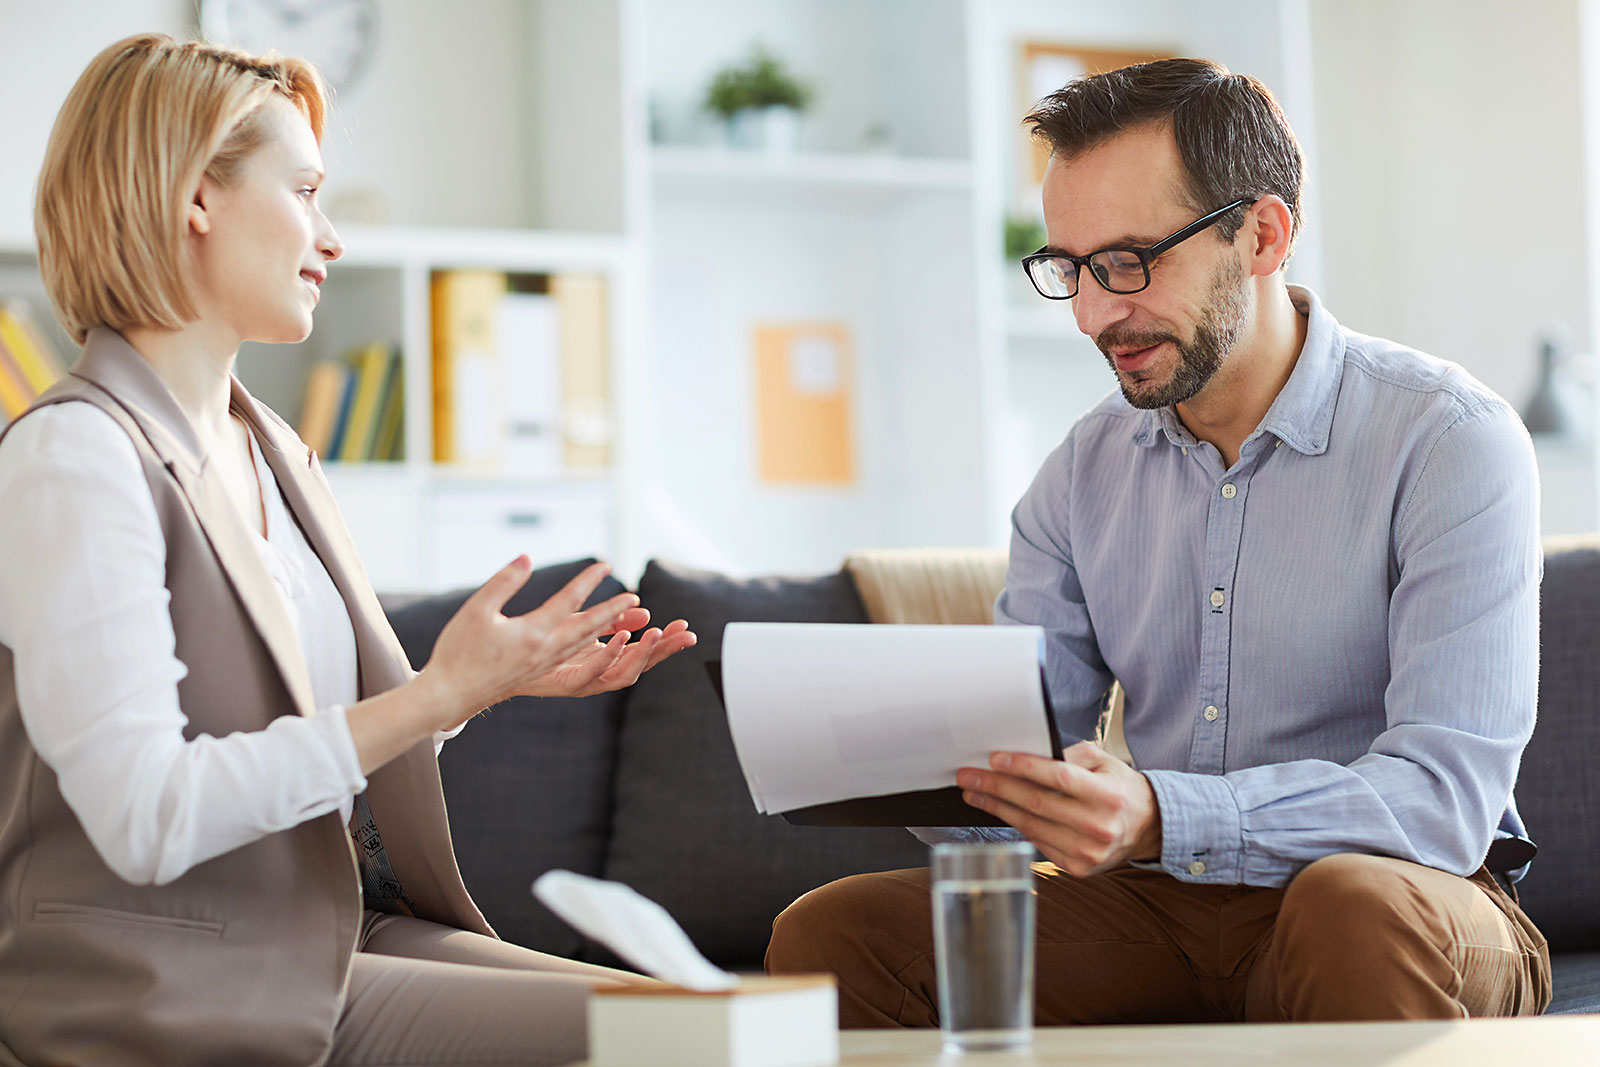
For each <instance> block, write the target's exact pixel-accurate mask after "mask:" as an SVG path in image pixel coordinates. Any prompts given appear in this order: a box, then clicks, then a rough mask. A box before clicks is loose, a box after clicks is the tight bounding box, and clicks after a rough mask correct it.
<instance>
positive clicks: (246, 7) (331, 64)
mask: <svg viewBox="0 0 1600 1067" xmlns="http://www.w3.org/2000/svg"><path fill="white" fill-rule="evenodd" d="M377 21H378V13H377V8H376V5H375V4H374V3H373V0H201V4H200V32H201V33H203V34H204V35H205V36H206V39H207V40H210V41H214V42H216V43H217V44H224V45H234V46H237V47H239V48H243V49H245V50H246V51H250V52H265V51H267V50H268V49H272V50H274V51H276V52H278V53H280V54H282V55H286V56H300V57H302V58H305V59H308V60H310V61H311V62H312V63H314V64H315V65H316V68H317V70H319V71H320V72H321V73H322V77H323V78H324V79H325V80H326V81H327V83H328V84H329V85H330V86H332V87H333V88H335V89H341V88H347V87H348V86H349V85H350V83H351V81H352V80H354V79H355V77H356V76H357V75H358V74H359V73H360V72H361V69H362V68H363V67H364V66H365V65H366V62H367V60H368V59H369V58H370V57H371V54H372V46H373V42H374V40H375V38H376V33H377Z"/></svg>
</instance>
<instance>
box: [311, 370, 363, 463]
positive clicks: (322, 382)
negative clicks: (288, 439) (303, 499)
mask: <svg viewBox="0 0 1600 1067" xmlns="http://www.w3.org/2000/svg"><path fill="white" fill-rule="evenodd" d="M349 377H350V368H349V367H346V366H345V365H344V364H343V363H334V362H331V361H328V362H323V363H318V364H315V365H314V366H312V368H311V371H310V373H309V374H307V375H306V393H305V400H304V402H302V403H301V405H300V428H299V433H300V440H302V441H304V442H305V443H306V447H307V448H309V449H311V451H313V452H315V453H316V454H317V455H319V456H325V457H326V458H328V459H333V458H334V455H333V451H332V449H331V448H330V447H329V446H330V445H332V444H333V426H334V423H335V422H336V421H337V420H338V418H339V405H340V403H341V402H342V401H343V400H344V386H345V380H346V379H347V378H349Z"/></svg>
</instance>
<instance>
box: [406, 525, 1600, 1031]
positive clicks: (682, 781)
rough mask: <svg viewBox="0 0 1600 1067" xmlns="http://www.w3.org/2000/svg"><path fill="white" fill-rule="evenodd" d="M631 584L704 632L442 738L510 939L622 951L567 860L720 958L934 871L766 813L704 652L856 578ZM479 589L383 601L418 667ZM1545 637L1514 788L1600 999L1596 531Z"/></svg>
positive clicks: (1591, 995)
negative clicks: (835, 885) (672, 654)
mask: <svg viewBox="0 0 1600 1067" xmlns="http://www.w3.org/2000/svg"><path fill="white" fill-rule="evenodd" d="M582 566H583V563H582V562H574V563H571V564H564V565H559V566H554V567H547V568H543V569H541V570H539V571H536V572H535V573H534V575H533V577H532V578H531V579H530V580H529V582H528V585H527V586H526V588H524V590H523V591H522V592H521V593H519V594H518V596H517V597H516V598H514V599H513V601H512V603H511V605H510V606H509V607H508V609H507V610H508V612H510V613H513V614H515V613H518V612H521V611H526V610H528V609H530V608H532V607H533V606H535V605H536V604H538V603H540V602H541V601H542V600H543V599H544V598H545V597H546V596H548V595H549V594H550V593H553V592H554V591H555V590H556V589H558V588H559V587H560V586H561V585H562V584H563V583H564V582H565V581H566V580H567V579H568V578H569V577H571V575H573V574H574V573H576V572H577V570H578V569H580V568H581V567H582ZM618 589H620V586H618V585H616V584H615V583H608V584H607V586H605V587H603V588H602V589H601V590H599V591H597V593H596V596H597V597H598V596H605V595H610V593H613V592H616V591H617V590H618ZM637 592H638V593H639V595H640V597H641V598H642V600H643V602H644V604H645V605H646V606H647V607H649V608H650V610H651V611H652V612H653V613H654V614H655V617H656V618H657V619H658V620H667V619H672V618H678V617H682V618H686V619H688V620H689V621H690V623H691V624H692V625H693V627H694V629H695V631H696V632H697V633H698V634H699V635H700V643H699V645H698V646H697V647H696V648H694V649H692V650H690V651H689V652H687V653H684V654H682V655H680V656H678V657H676V658H674V659H673V660H670V661H668V662H667V663H665V664H663V665H662V666H661V667H659V668H657V669H656V670H654V671H652V672H650V673H649V674H647V675H646V676H645V677H644V678H643V679H641V680H640V682H639V684H638V685H637V686H635V687H634V688H633V689H632V690H629V691H627V692H625V693H621V694H607V695H604V696H599V697H589V698H585V699H582V700H542V701H533V700H521V699H519V700H513V701H510V702H508V705H507V706H504V707H500V708H496V709H494V710H493V711H491V712H490V713H488V714H487V715H486V716H484V717H483V718H482V719H480V720H479V721H477V722H475V723H473V724H472V725H471V726H470V727H469V728H468V729H467V730H466V731H464V732H463V733H462V734H461V736H460V737H458V738H457V739H456V740H454V741H452V742H450V743H449V744H448V745H446V746H445V749H444V752H443V754H442V755H441V757H440V764H441V768H442V773H443V777H444V786H445V794H446V797H447V798H448V800H449V803H450V819H451V827H452V831H453V833H454V836H455V845H456V852H457V855H458V856H459V857H460V861H461V868H462V873H463V875H464V876H465V878H466V881H467V885H468V887H469V888H470V889H471V890H472V892H473V895H474V896H475V898H476V899H477V901H478V903H479V904H480V906H482V908H483V910H484V912H485V913H486V914H487V916H488V918H489V921H490V922H491V923H493V924H494V926H495V928H496V929H497V930H498V931H499V932H500V934H501V936H503V937H505V938H507V939H508V940H511V941H514V942H517V943H519V944H524V945H528V946H530V947H533V948H537V949H541V950H544V951H547V952H554V953H557V954H560V955H564V956H570V957H573V958H578V959H586V960H593V961H598V962H607V963H614V962H616V961H615V960H614V958H613V957H612V956H611V955H610V953H608V952H607V951H606V950H605V949H604V948H602V947H600V946H598V945H595V944H592V943H589V942H587V941H585V940H584V939H583V938H582V937H580V936H579V935H578V934H576V933H575V932H573V931H572V930H570V929H569V928H567V927H566V926H565V925H564V924H562V923H561V922H560V921H559V920H557V919H556V918H555V917H554V916H552V915H550V914H549V913H547V912H546V911H544V909H543V908H542V907H541V906H540V905H539V904H537V903H536V902H535V901H534V900H533V899H532V897H531V896H530V895H529V888H528V887H529V885H530V883H531V882H532V881H533V879H534V878H535V877H537V876H538V875H539V874H540V873H541V872H542V871H544V870H547V869H550V868H553V867H565V868H568V869H570V870H575V871H580V872H582V873H585V874H591V875H595V876H597V877H604V878H611V879H615V880H618V881H621V882H625V883H627V884H628V885H631V886H633V887H634V888H635V889H637V890H638V891H640V892H641V893H643V894H645V895H646V896H648V897H650V898H652V899H654V900H657V901H659V902H660V903H661V904H662V905H664V906H665V907H666V908H667V909H668V910H669V911H670V912H671V913H672V914H673V915H674V916H675V917H677V919H678V920H679V922H681V923H682V924H683V927H684V929H685V930H686V931H687V932H688V933H689V935H690V937H692V938H693V939H694V941H695V943H696V944H697V945H699V946H700V948H701V949H702V951H704V952H705V953H706V955H707V956H709V957H710V958H711V959H712V960H713V961H714V962H716V963H719V964H721V965H723V966H725V967H729V968H732V969H736V970H737V969H746V970H755V969H759V967H760V966H761V959H762V956H763V954H764V952H765V949H766V943H767V938H768V935H769V932H770V924H771V921H772V917H773V916H774V915H776V914H777V913H778V912H779V911H780V910H782V909H783V907H785V906H786V905H787V904H788V903H789V902H790V901H791V900H793V899H794V898H795V897H797V896H799V895H800V894H801V893H804V892H805V891H807V890H809V889H811V888H813V887H815V886H818V885H821V884H823V883H825V882H827V881H830V880H832V879H834V878H838V877H840V876H843V875H845V874H850V873H855V872H859V871H869V870H886V869H893V868H896V867H906V866H919V865H922V864H924V863H925V862H926V852H925V850H924V849H923V847H922V846H921V845H919V844H918V843H917V842H916V841H915V840H913V839H912V838H911V836H910V835H909V834H907V833H904V832H903V831H900V830H893V829H889V830H884V829H833V828H826V829H825V828H799V827H794V826H790V825H789V824H788V823H786V822H784V821H783V820H782V819H781V818H776V817H768V816H762V815H758V814H757V813H756V811H755V809H754V808H753V807H752V805H751V802H750V798H749V794H748V793H747V792H746V790H745V785H744V780H743V777H742V775H741V774H740V771H739V767H738V763H737V761H736V760H735V758H734V754H733V748H732V743H731V741H730V740H729V736H728V729H727V724H726V722H725V720H724V718H723V716H722V712H721V708H720V706H719V704H718V702H717V699H716V696H715V694H714V692H713V690H712V688H711V683H710V679H709V676H708V675H707V673H706V671H705V667H704V664H705V662H706V661H707V660H708V659H714V658H717V657H718V655H719V647H720V644H721V635H722V628H723V626H724V625H725V624H727V623H728V622H731V621H734V620H739V619H747V620H767V621H807V622H866V621H867V614H866V610H865V609H864V607H863V604H862V601H861V598H860V596H859V595H858V593H857V590H856V586H855V583H854V582H853V581H852V579H851V578H850V576H849V575H848V574H846V573H845V572H844V571H840V572H838V573H834V574H827V575H820V576H814V577H803V578H765V579H754V580H735V579H731V578H727V577H724V576H721V575H717V574H712V573H707V572H703V571H694V570H689V569H685V568H681V567H676V566H672V565H668V564H663V563H651V564H650V565H649V566H648V567H647V569H646V571H645V573H644V575H643V576H642V577H641V579H640V582H639V587H638V589H637ZM465 596H466V593H465V592H464V591H463V592H460V593H453V594H445V595H441V596H436V597H429V598H423V599H419V598H401V597H386V598H385V607H386V608H387V610H388V611H389V615H390V619H391V621H392V622H393V623H394V627H395V630H396V632H397V633H398V634H399V636H400V639H401V642H402V643H403V644H404V645H405V648H406V651H407V653H408V654H409V655H410V657H411V659H412V662H413V663H415V664H417V665H418V666H420V665H421V664H422V663H423V662H425V661H426V659H427V657H428V654H429V652H430V650H431V649H432V647H433V641H434V639H435V637H436V636H437V634H438V631H439V629H440V627H441V626H442V625H443V624H444V622H445V620H446V619H448V618H449V617H450V615H451V614H452V613H453V612H454V610H455V608H456V607H457V606H459V604H460V603H461V601H462V599H463V598H464V597H465ZM1542 632H1543V651H1542V666H1541V671H1542V673H1541V686H1540V690H1541V691H1540V707H1539V726H1538V729H1537V730H1536V732H1535V734H1534V738H1533V741H1532V743H1531V744H1530V746H1529V748H1528V751H1527V754H1526V756H1525V758H1524V761H1523V768H1522V775H1521V780H1520V782H1519V784H1518V787H1517V798H1518V802H1519V804H1520V806H1521V810H1522V812H1523V814H1524V816H1525V818H1526V820H1527V822H1528V825H1529V827H1530V832H1531V834H1532V835H1533V837H1534V838H1535V839H1536V840H1537V841H1538V843H1539V856H1538V859H1537V860H1535V862H1534V864H1533V867H1532V869H1531V871H1530V872H1529V874H1528V875H1527V877H1526V878H1525V879H1524V880H1523V882H1522V884H1521V887H1520V888H1521V894H1522V900H1523V903H1524V905H1525V906H1526V908H1527V910H1528V912H1529V913H1530V914H1531V915H1532V916H1533V918H1534V920H1535V921H1536V922H1537V923H1538V924H1539V925H1540V927H1541V929H1543V930H1544V932H1545V934H1546V935H1547V936H1548V937H1549V939H1550V943H1551V949H1552V952H1553V954H1554V959H1555V1002H1554V1003H1553V1004H1552V1005H1551V1009H1550V1010H1551V1011H1552V1012H1580V1011H1591V1012H1593V1011H1600V863H1597V862H1596V855H1597V853H1600V772H1597V770H1596V769H1597V768H1600V540H1592V541H1582V542H1565V543H1560V544H1557V543H1551V544H1550V545H1548V546H1547V559H1546V564H1545V581H1544V606H1543V622H1542ZM519 705H520V706H519Z"/></svg>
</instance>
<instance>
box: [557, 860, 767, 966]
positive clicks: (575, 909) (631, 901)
mask: <svg viewBox="0 0 1600 1067" xmlns="http://www.w3.org/2000/svg"><path fill="white" fill-rule="evenodd" d="M533 895H534V896H536V897H538V898H539V900H540V901H541V902H542V903H543V904H544V906H545V907H547V908H549V909H550V910H551V911H553V912H555V913H556V914H557V915H559V916H560V917H561V918H562V919H563V920H565V921H566V922H567V924H568V925H570V926H572V927H573V928H574V929H576V930H578V931H579V932H580V933H582V934H584V935H586V936H587V937H590V938H592V939H594V940H595V941H598V942H600V943H601V944H602V945H605V946H606V947H607V948H609V949H610V950H611V951H612V952H615V953H616V954H617V955H618V956H621V957H622V958H623V959H625V960H627V961H628V962H629V963H631V964H633V965H634V966H635V967H637V968H639V969H640V970H641V971H643V972H644V973H645V974H648V975H650V976H651V977H653V978H659V979H661V980H662V981H664V982H670V983H672V984H673V985H677V986H682V987H684V988H685V989H694V990H699V991H701V992H712V991H714V990H719V989H732V988H733V987H734V986H736V985H738V984H739V980H738V979H737V978H735V977H734V976H733V975H731V974H729V973H728V972H727V971H724V970H722V969H721V968H719V967H717V966H716V965H714V964H713V963H712V962H711V961H710V960H708V959H706V958H705V957H704V956H702V955H701V954H700V950H699V949H697V948H695V947H694V942H692V941H690V940H689V935H688V934H686V933H684V932H683V927H681V926H679V925H678V924H677V922H676V921H675V920H674V919H673V918H672V916H671V915H669V914H667V909H666V908H663V907H662V906H661V905H660V904H657V903H656V902H655V901H653V900H651V899H649V898H648V897H645V896H642V895H640V894H639V893H637V892H635V891H634V890H632V889H630V888H628V887H627V886H625V885H623V884H622V883H621V882H607V881H605V880H604V879H600V878H590V877H588V876H587V875H582V874H577V873H576V872H574V871H546V872H545V873H544V874H541V875H540V876H539V878H538V880H537V881H535V882H534V883H533Z"/></svg>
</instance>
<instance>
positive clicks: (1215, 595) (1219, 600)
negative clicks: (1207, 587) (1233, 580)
mask: <svg viewBox="0 0 1600 1067" xmlns="http://www.w3.org/2000/svg"><path fill="white" fill-rule="evenodd" d="M1227 599H1228V598H1227V597H1225V596H1223V595H1222V590H1220V589H1213V590H1211V606H1212V607H1214V608H1220V607H1222V605H1223V604H1224V603H1225V602H1226V601H1227Z"/></svg>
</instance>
